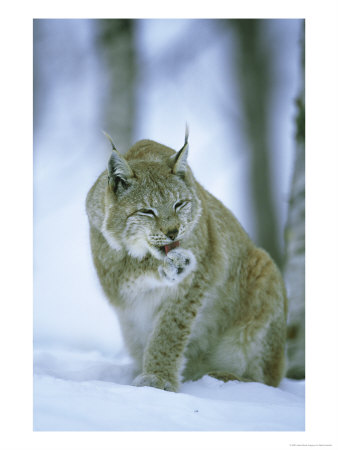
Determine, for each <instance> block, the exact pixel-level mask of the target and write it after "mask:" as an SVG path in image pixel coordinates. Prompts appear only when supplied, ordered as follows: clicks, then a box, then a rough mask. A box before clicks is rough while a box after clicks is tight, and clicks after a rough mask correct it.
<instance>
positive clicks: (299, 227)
mask: <svg viewBox="0 0 338 450" xmlns="http://www.w3.org/2000/svg"><path fill="white" fill-rule="evenodd" d="M304 43H305V36H304V29H303V36H302V42H301V45H302V68H303V80H304V66H305V56H304V53H305V52H304ZM304 91H305V87H304V84H303V85H302V87H301V92H300V95H299V97H298V100H297V107H298V114H297V118H296V148H295V161H294V171H293V178H292V184H291V192H290V199H289V209H288V220H287V225H286V229H285V244H286V260H285V269H284V276H285V280H286V283H287V287H288V296H289V321H288V342H287V344H288V345H287V355H288V370H287V376H288V377H289V378H296V379H302V378H305V100H304V97H305V95H304Z"/></svg>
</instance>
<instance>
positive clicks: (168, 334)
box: [86, 133, 287, 392]
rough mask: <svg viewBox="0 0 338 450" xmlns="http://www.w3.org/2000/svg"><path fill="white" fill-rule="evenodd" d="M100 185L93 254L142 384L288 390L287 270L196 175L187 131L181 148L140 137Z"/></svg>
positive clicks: (95, 195) (91, 211)
mask: <svg viewBox="0 0 338 450" xmlns="http://www.w3.org/2000/svg"><path fill="white" fill-rule="evenodd" d="M108 138H109V139H110V141H111V145H112V154H111V157H110V159H109V162H108V169H107V170H106V171H104V172H103V173H102V174H101V175H100V176H99V178H98V179H97V181H96V182H95V184H94V185H93V187H92V188H91V189H90V191H89V193H88V196H87V200H86V207H87V214H88V218H89V223H90V240H91V249H92V256H93V260H94V265H95V267H96V271H97V274H98V277H99V279H100V282H101V285H102V287H103V290H104V292H105V294H106V296H107V297H108V300H109V302H110V303H111V304H112V305H113V306H114V307H115V310H116V313H117V316H118V319H119V322H120V326H121V331H122V335H123V338H124V341H125V344H126V346H127V348H128V350H129V353H130V355H131V357H132V358H133V360H134V362H135V376H136V378H135V379H134V381H133V385H135V386H151V387H155V388H158V389H164V390H169V391H174V392H177V391H178V390H179V385H180V382H184V381H187V380H197V379H199V378H201V377H202V376H204V375H210V376H212V377H215V378H217V379H219V380H223V381H228V380H240V381H255V382H261V383H265V384H268V385H271V386H277V385H278V384H279V382H280V380H281V378H282V377H283V375H284V345H285V333H286V315H287V300H286V294H285V288H284V284H283V280H282V277H281V275H280V273H279V271H278V269H277V267H276V265H275V264H274V262H273V261H272V259H271V258H270V256H269V255H268V254H267V253H266V252H265V251H264V250H262V249H260V248H257V247H256V246H255V245H254V244H253V242H252V241H251V240H250V238H249V236H248V235H247V234H246V232H245V231H244V230H243V228H242V227H241V225H240V224H239V222H238V221H237V220H236V218H235V217H234V216H233V214H232V213H231V212H230V211H229V210H228V209H227V208H226V207H225V206H223V204H222V203H221V202H220V201H219V200H217V199H216V198H215V197H213V196H212V195H211V194H210V193H209V192H208V191H206V190H205V189H204V188H203V187H202V186H201V185H200V184H199V183H198V182H197V181H196V180H195V178H194V176H193V174H192V171H191V169H190V168H189V166H188V164H187V156H188V134H187V133H186V138H185V142H184V145H183V147H182V148H181V150H179V151H178V152H175V151H174V150H172V149H171V148H169V147H166V146H164V145H162V144H159V143H157V142H154V141H151V140H141V141H139V142H137V143H136V144H135V145H133V146H132V147H131V148H130V149H129V151H128V152H127V153H126V154H125V156H122V155H121V154H120V153H119V152H118V151H117V149H116V148H115V146H114V144H113V141H112V140H111V138H110V137H109V136H108Z"/></svg>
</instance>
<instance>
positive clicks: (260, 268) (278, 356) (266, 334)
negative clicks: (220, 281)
mask: <svg viewBox="0 0 338 450" xmlns="http://www.w3.org/2000/svg"><path fill="white" fill-rule="evenodd" d="M246 294H247V295H246V305H247V308H248V309H247V312H248V314H249V317H248V319H249V318H251V325H250V327H249V328H248V330H247V335H246V338H247V344H248V345H247V350H248V356H249V355H250V354H251V355H250V356H249V358H248V365H247V369H246V370H245V373H244V376H245V377H248V378H252V379H253V380H255V381H260V382H263V383H265V384H267V385H270V386H275V387H276V386H278V385H279V383H280V381H281V379H282V378H283V376H284V374H285V342H286V318H287V298H286V291H285V287H284V282H283V279H282V277H281V274H280V272H279V270H278V268H277V266H276V265H275V264H274V262H273V261H272V259H271V258H270V256H269V255H268V254H267V253H266V252H265V251H264V250H261V249H255V251H254V252H253V254H252V255H251V258H250V260H249V263H248V272H247V288H246ZM252 319H254V320H252Z"/></svg>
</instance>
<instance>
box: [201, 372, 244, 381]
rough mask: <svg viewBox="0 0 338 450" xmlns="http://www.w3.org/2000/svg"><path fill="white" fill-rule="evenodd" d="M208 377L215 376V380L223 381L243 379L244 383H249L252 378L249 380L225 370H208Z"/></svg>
mask: <svg viewBox="0 0 338 450" xmlns="http://www.w3.org/2000/svg"><path fill="white" fill-rule="evenodd" d="M208 375H209V377H213V378H216V379H217V380H221V381H224V382H225V383H226V382H227V381H243V382H245V383H249V382H251V381H253V380H250V379H249V378H245V377H240V376H238V375H233V374H232V373H227V372H210V373H208Z"/></svg>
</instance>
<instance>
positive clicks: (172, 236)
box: [166, 228, 178, 241]
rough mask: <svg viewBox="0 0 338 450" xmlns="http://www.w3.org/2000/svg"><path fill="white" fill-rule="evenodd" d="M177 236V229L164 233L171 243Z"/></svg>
mask: <svg viewBox="0 0 338 450" xmlns="http://www.w3.org/2000/svg"><path fill="white" fill-rule="evenodd" d="M177 235H178V229H177V228H174V229H173V230H168V231H167V232H166V236H168V238H170V239H171V240H172V241H174V240H175V239H176V237H177Z"/></svg>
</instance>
